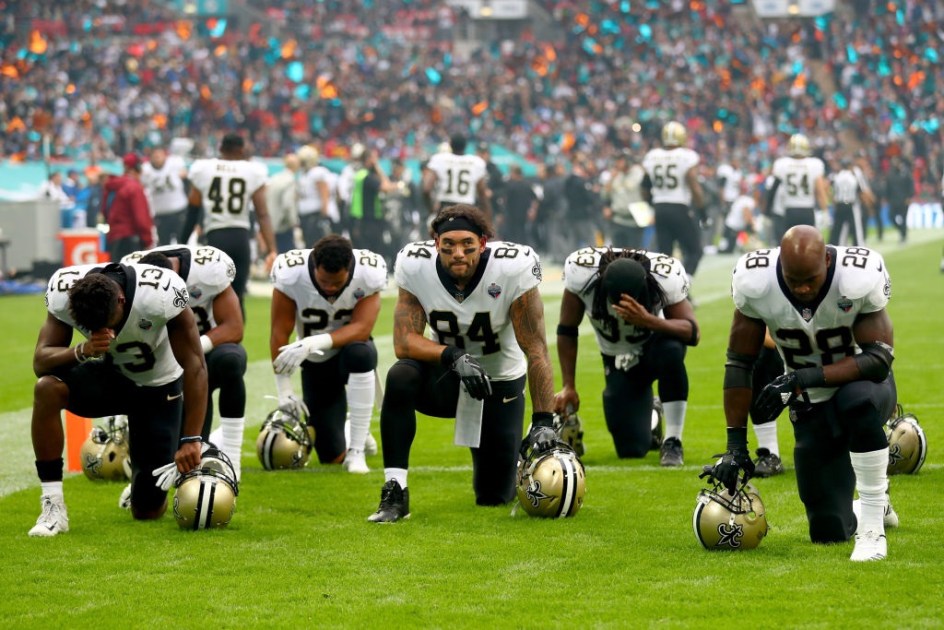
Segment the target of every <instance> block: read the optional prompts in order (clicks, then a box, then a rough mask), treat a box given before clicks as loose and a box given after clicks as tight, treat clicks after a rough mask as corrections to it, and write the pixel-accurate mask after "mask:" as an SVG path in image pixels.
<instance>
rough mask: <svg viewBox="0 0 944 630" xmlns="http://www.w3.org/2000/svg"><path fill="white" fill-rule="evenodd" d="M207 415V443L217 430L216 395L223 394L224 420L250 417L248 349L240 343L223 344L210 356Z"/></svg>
mask: <svg viewBox="0 0 944 630" xmlns="http://www.w3.org/2000/svg"><path fill="white" fill-rule="evenodd" d="M206 364H207V381H208V388H207V412H206V419H205V420H204V421H203V431H202V432H201V435H203V440H204V441H206V440H207V439H209V437H210V429H211V428H212V427H213V392H215V391H216V390H220V395H219V398H220V416H222V417H224V418H242V417H243V416H245V415H246V382H245V381H244V380H243V376H245V374H246V349H245V348H243V347H242V346H241V345H239V344H238V343H221V344H220V345H218V346H216V347H215V348H213V350H211V351H210V352H209V353H208V354H207V355H206Z"/></svg>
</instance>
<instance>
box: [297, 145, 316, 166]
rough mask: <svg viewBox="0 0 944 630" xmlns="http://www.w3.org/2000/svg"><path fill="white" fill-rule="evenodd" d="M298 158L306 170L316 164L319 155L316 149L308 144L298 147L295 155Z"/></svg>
mask: <svg viewBox="0 0 944 630" xmlns="http://www.w3.org/2000/svg"><path fill="white" fill-rule="evenodd" d="M295 155H297V156H298V159H299V161H300V162H301V163H302V166H304V167H305V168H306V169H308V168H311V167H313V166H315V165H316V164H317V163H318V160H319V158H320V157H321V154H320V153H319V152H318V149H316V148H315V147H313V146H311V145H310V144H306V145H303V146H301V147H299V149H298V151H297V152H296V153H295Z"/></svg>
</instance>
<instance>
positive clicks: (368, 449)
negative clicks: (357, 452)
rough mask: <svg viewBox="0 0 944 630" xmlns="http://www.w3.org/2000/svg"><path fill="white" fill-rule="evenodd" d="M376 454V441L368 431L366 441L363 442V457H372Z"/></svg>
mask: <svg viewBox="0 0 944 630" xmlns="http://www.w3.org/2000/svg"><path fill="white" fill-rule="evenodd" d="M376 454H377V440H375V439H374V436H373V435H371V434H370V431H368V432H367V439H366V440H364V455H368V456H371V457H372V456H374V455H376Z"/></svg>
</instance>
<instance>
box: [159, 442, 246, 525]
mask: <svg viewBox="0 0 944 630" xmlns="http://www.w3.org/2000/svg"><path fill="white" fill-rule="evenodd" d="M237 495H239V483H238V482H237V481H236V471H235V470H234V469H233V464H232V462H231V461H230V459H229V457H227V456H226V454H225V453H224V452H223V451H221V450H219V449H217V448H214V447H210V448H208V449H206V450H205V451H204V452H203V456H202V457H201V459H200V465H199V466H197V467H196V468H194V469H193V470H191V471H190V472H188V473H187V474H185V475H183V476H182V477H180V479H178V480H177V491H176V492H175V493H174V518H175V519H177V524H178V525H180V527H181V529H210V528H211V527H226V526H227V525H228V524H229V522H230V519H232V518H233V512H234V511H235V510H236V496H237Z"/></svg>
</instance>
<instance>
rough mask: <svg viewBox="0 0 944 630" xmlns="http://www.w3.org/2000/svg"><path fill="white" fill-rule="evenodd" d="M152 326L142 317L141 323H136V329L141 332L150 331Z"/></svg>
mask: <svg viewBox="0 0 944 630" xmlns="http://www.w3.org/2000/svg"><path fill="white" fill-rule="evenodd" d="M153 325H154V324H152V323H151V322H149V321H148V320H146V319H144V318H143V317H142V318H141V321H139V322H138V328H140V329H141V330H151V327H152V326H153Z"/></svg>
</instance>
